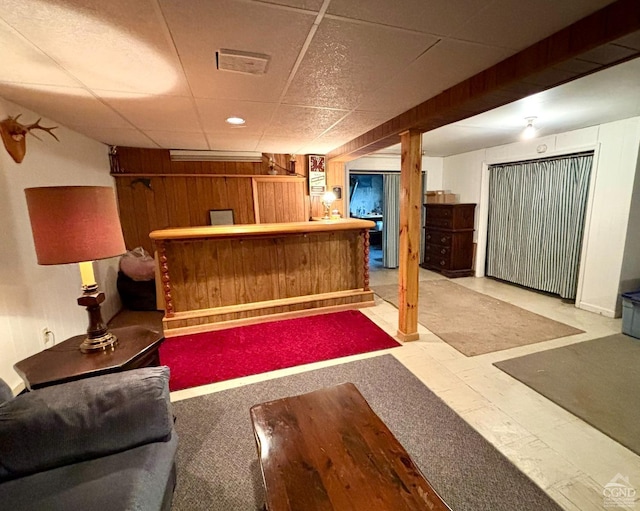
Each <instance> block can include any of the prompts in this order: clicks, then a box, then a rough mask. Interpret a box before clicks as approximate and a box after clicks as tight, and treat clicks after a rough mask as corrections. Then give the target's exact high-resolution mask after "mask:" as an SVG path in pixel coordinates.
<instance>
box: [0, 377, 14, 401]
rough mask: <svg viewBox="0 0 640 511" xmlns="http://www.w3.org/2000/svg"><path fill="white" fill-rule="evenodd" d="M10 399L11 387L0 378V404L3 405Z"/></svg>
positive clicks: (11, 396)
mask: <svg viewBox="0 0 640 511" xmlns="http://www.w3.org/2000/svg"><path fill="white" fill-rule="evenodd" d="M11 399H13V392H12V391H11V387H9V385H7V382H5V381H4V380H3V379H2V378H0V404H2V403H5V402H7V401H9V400H11Z"/></svg>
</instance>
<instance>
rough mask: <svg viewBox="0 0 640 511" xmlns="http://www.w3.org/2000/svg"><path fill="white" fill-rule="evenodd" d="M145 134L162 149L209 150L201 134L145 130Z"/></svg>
mask: <svg viewBox="0 0 640 511" xmlns="http://www.w3.org/2000/svg"><path fill="white" fill-rule="evenodd" d="M145 134H146V135H147V136H148V137H149V138H150V139H152V140H153V141H154V142H155V143H156V144H158V145H159V146H160V147H162V148H164V149H193V150H195V149H209V144H208V143H207V139H206V137H205V136H204V134H203V133H184V132H178V131H157V130H145Z"/></svg>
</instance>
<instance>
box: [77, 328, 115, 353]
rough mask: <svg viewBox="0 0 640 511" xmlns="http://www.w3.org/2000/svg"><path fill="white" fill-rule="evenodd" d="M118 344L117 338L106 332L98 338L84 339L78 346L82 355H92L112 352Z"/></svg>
mask: <svg viewBox="0 0 640 511" xmlns="http://www.w3.org/2000/svg"><path fill="white" fill-rule="evenodd" d="M116 344H118V338H117V337H116V336H115V335H113V334H112V333H111V332H107V333H106V334H104V335H101V336H100V337H95V338H91V337H85V339H84V340H83V341H82V343H81V344H80V351H81V352H82V353H93V352H95V351H113V350H115V349H116Z"/></svg>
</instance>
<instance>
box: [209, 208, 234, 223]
mask: <svg viewBox="0 0 640 511" xmlns="http://www.w3.org/2000/svg"><path fill="white" fill-rule="evenodd" d="M209 224H210V225H233V209H210V210H209Z"/></svg>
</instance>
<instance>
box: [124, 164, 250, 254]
mask: <svg viewBox="0 0 640 511" xmlns="http://www.w3.org/2000/svg"><path fill="white" fill-rule="evenodd" d="M116 191H117V194H118V203H119V207H120V222H121V224H122V232H123V234H124V239H125V243H126V245H127V248H128V249H129V250H131V249H133V248H135V247H144V248H145V249H146V250H147V251H149V252H150V253H153V248H152V244H151V240H150V239H149V233H150V232H151V231H154V230H156V229H166V228H168V227H193V226H197V225H209V210H210V209H233V217H234V222H235V223H236V224H253V223H255V213H254V204H253V189H252V181H251V177H216V176H202V177H195V176H184V177H178V176H175V177H173V176H157V177H146V178H139V177H135V176H118V177H117V178H116Z"/></svg>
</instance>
